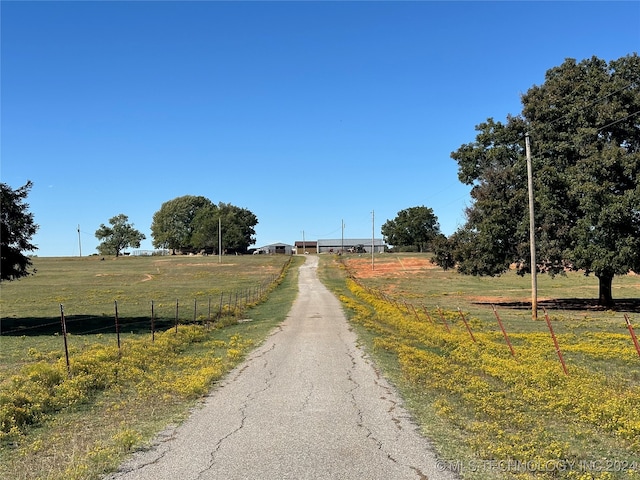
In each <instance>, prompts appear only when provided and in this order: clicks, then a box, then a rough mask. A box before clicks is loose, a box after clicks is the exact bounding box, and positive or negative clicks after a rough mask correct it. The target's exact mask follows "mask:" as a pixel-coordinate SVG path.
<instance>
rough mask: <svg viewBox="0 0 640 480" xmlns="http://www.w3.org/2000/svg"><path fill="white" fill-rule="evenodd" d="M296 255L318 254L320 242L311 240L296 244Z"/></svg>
mask: <svg viewBox="0 0 640 480" xmlns="http://www.w3.org/2000/svg"><path fill="white" fill-rule="evenodd" d="M295 247H296V248H295V250H296V253H298V254H300V255H302V254H303V253H305V252H306V253H318V242H315V241H314V242H312V241H309V240H302V241H300V240H298V241H297V242H296V244H295Z"/></svg>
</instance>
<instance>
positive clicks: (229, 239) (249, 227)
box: [192, 202, 258, 253]
mask: <svg viewBox="0 0 640 480" xmlns="http://www.w3.org/2000/svg"><path fill="white" fill-rule="evenodd" d="M194 224H195V228H194V232H193V236H192V240H193V242H192V243H193V245H194V247H195V248H197V249H207V248H211V249H213V250H214V251H216V252H217V251H218V248H219V245H218V239H219V237H220V235H219V229H220V231H221V232H222V247H223V248H224V249H225V250H233V251H236V252H243V253H244V252H246V251H247V249H248V248H249V246H250V245H253V244H255V243H256V240H255V237H254V235H255V233H256V232H255V230H254V227H255V226H256V225H257V224H258V219H257V217H256V216H255V215H254V214H253V213H252V212H251V211H249V210H247V209H246V208H240V207H236V206H235V205H231V204H229V203H223V202H220V203H219V204H218V205H210V206H209V207H206V208H203V209H202V210H200V211H199V212H198V214H197V215H196V217H195V219H194Z"/></svg>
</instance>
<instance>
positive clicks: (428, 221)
mask: <svg viewBox="0 0 640 480" xmlns="http://www.w3.org/2000/svg"><path fill="white" fill-rule="evenodd" d="M381 231H382V236H383V238H384V241H385V242H386V243H388V244H389V245H393V246H394V247H410V246H413V247H416V248H417V249H418V250H419V251H420V252H423V251H426V249H427V248H429V247H430V246H431V242H432V241H433V240H434V239H435V238H436V237H438V235H440V225H439V223H438V217H436V215H435V214H434V213H433V210H432V209H431V208H428V207H425V206H421V207H411V208H407V209H405V210H400V211H399V212H398V215H397V216H396V218H394V219H393V220H387V221H386V222H385V223H384V224H383V225H382V229H381Z"/></svg>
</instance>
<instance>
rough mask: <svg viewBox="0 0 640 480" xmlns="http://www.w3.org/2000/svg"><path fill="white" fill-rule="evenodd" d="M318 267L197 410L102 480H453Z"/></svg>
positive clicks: (310, 266) (308, 268)
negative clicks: (268, 330) (362, 345)
mask: <svg viewBox="0 0 640 480" xmlns="http://www.w3.org/2000/svg"><path fill="white" fill-rule="evenodd" d="M317 265H318V258H317V257H315V256H308V257H307V258H306V262H305V264H304V265H303V266H302V267H300V276H299V287H300V292H299V294H298V297H297V299H296V301H295V303H294V305H293V306H292V308H291V311H290V312H289V315H288V316H287V318H286V320H285V321H284V322H283V323H282V324H280V326H279V327H278V328H277V329H276V330H274V332H273V333H272V334H271V335H270V336H269V338H268V339H267V340H266V341H265V342H264V343H263V344H262V345H261V346H260V347H259V348H257V349H256V350H255V351H254V352H253V353H252V354H251V355H250V356H249V357H248V358H247V359H246V361H245V362H244V363H243V364H241V365H240V366H238V367H237V368H236V369H235V370H233V371H232V372H231V373H230V374H229V375H228V376H227V377H226V379H225V380H224V381H223V382H221V384H220V385H219V386H217V387H216V388H215V389H214V390H213V391H212V392H211V393H210V394H209V396H208V397H207V399H206V402H205V404H204V406H203V407H202V408H198V409H197V410H196V411H195V412H194V413H193V414H192V416H191V417H190V418H189V419H188V420H187V421H186V422H185V423H184V424H183V425H181V426H180V427H178V428H176V429H173V430H171V431H167V432H164V433H163V434H162V435H161V436H160V437H159V438H158V443H157V445H156V446H155V447H153V448H152V449H151V450H149V451H146V452H139V453H137V454H136V455H134V457H133V458H132V460H131V461H129V462H128V463H126V464H125V465H123V466H122V467H121V470H120V471H119V472H118V473H116V474H113V475H111V476H109V477H108V478H109V479H111V480H116V479H117V480H134V479H135V480H143V479H144V480H169V479H170V480H210V479H225V480H227V479H243V480H247V479H251V480H258V479H274V480H280V479H295V480H301V479H332V480H335V479H349V480H354V479H366V480H373V479H381V480H383V479H384V480H396V479H432V480H433V479H438V480H442V479H453V478H454V476H453V475H451V474H450V473H449V472H443V471H440V469H439V468H437V467H438V465H437V463H436V458H435V456H434V454H433V452H432V450H431V448H430V445H429V443H428V441H426V440H425V439H424V438H422V437H420V436H419V435H418V433H417V430H416V426H415V424H413V423H412V422H411V420H410V418H409V416H408V414H407V413H406V411H405V410H404V409H403V408H402V406H401V405H400V400H399V398H398V396H397V394H396V393H395V391H394V390H393V389H392V388H391V387H390V385H389V384H388V383H387V382H386V381H385V380H384V379H383V378H382V377H381V376H380V375H379V374H378V372H377V370H376V369H375V367H374V366H373V365H372V363H371V362H370V361H369V360H368V359H367V357H366V356H365V355H364V353H363V352H362V351H361V350H360V349H359V348H358V347H357V346H356V336H355V334H354V333H353V332H352V331H351V330H350V329H349V325H348V324H347V321H346V319H345V316H344V314H343V312H342V310H341V306H340V303H339V301H338V300H337V299H336V298H335V296H334V295H333V294H332V293H331V292H329V291H328V290H327V289H326V288H325V287H324V286H323V285H322V284H321V283H320V281H319V280H318V278H317V276H316V270H317Z"/></svg>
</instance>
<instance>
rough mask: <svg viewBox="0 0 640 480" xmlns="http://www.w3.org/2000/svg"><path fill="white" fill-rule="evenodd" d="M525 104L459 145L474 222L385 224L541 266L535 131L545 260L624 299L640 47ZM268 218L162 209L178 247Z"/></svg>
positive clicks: (635, 220)
mask: <svg viewBox="0 0 640 480" xmlns="http://www.w3.org/2000/svg"><path fill="white" fill-rule="evenodd" d="M521 103H522V107H523V108H522V111H521V112H520V113H519V114H517V115H511V114H508V115H507V117H506V121H504V122H501V121H496V120H494V119H493V118H488V119H487V120H486V121H484V122H482V123H480V124H479V125H477V126H476V132H477V135H476V138H475V140H474V141H472V142H470V143H466V144H464V145H462V146H460V147H459V148H458V149H457V150H455V151H454V152H452V153H451V158H452V159H453V160H454V161H456V162H457V164H458V179H459V180H460V181H461V182H462V183H464V184H466V185H469V186H471V193H470V195H471V199H472V203H471V205H470V206H469V207H468V208H466V210H465V215H466V222H465V224H464V225H463V226H461V227H460V228H459V229H458V230H457V231H456V232H454V233H453V234H452V235H450V236H449V237H446V236H445V235H443V234H442V233H441V232H440V226H439V224H438V219H437V217H436V216H435V214H434V212H433V210H432V209H431V208H428V207H425V206H420V207H411V208H408V209H405V210H402V211H400V212H398V215H397V217H396V218H395V219H393V220H388V221H387V222H386V223H385V224H384V225H383V226H382V234H383V237H384V239H385V241H386V242H387V243H388V244H390V245H393V246H394V247H407V246H412V247H414V248H416V249H418V250H419V251H426V250H431V251H432V252H433V254H434V256H433V261H434V262H435V263H437V264H438V265H440V266H441V267H443V268H445V269H450V268H455V269H456V270H457V271H458V272H460V273H462V274H469V275H500V274H502V273H504V272H506V271H507V270H509V269H510V268H511V267H512V266H513V265H515V268H516V270H517V272H518V273H519V274H521V275H524V274H527V273H531V266H530V264H531V254H530V248H529V247H530V243H531V242H530V240H529V234H530V228H529V202H528V181H527V180H528V178H527V177H528V175H527V158H526V157H527V151H526V150H527V149H526V142H525V137H528V138H530V139H531V150H530V152H531V155H530V157H531V165H532V169H533V197H534V202H533V204H534V205H533V210H534V212H535V214H534V224H535V230H534V237H535V238H536V250H537V252H536V258H537V262H536V265H535V268H536V271H539V272H543V273H548V274H550V275H557V274H563V273H564V272H566V271H569V270H576V271H577V270H580V271H583V272H584V273H585V274H586V275H590V274H594V275H595V276H596V277H597V278H598V280H599V303H600V304H602V305H611V304H612V303H613V295H612V281H613V278H614V276H615V275H624V274H627V273H629V272H635V273H640V57H638V54H637V53H633V54H630V55H627V56H624V57H621V58H619V59H617V60H612V61H610V62H608V63H607V62H606V61H604V60H602V59H599V58H597V57H595V56H594V57H592V58H589V59H585V60H582V61H580V62H577V61H576V60H575V59H566V60H565V61H564V63H562V65H560V66H557V67H554V68H552V69H550V70H548V71H547V72H546V75H545V81H544V83H543V84H542V85H534V86H532V87H531V88H530V89H529V90H528V91H527V92H526V93H524V94H523V95H522V97H521ZM30 188H31V182H28V183H27V184H26V185H25V186H23V187H21V188H19V189H17V190H12V189H11V188H10V187H8V186H7V185H5V184H2V239H1V240H2V280H6V279H14V278H19V277H20V276H23V275H25V274H27V273H26V272H27V270H28V268H29V267H30V262H29V260H28V259H25V257H23V256H21V252H23V251H28V250H34V249H35V247H34V246H33V245H32V244H31V243H30V237H31V236H32V235H33V234H34V233H35V231H36V229H37V225H35V223H33V216H32V215H31V214H30V213H29V212H28V209H27V208H26V207H27V206H26V204H25V203H24V199H25V198H26V195H27V192H28V190H29V189H30ZM110 223H111V226H110V227H108V226H105V225H101V226H100V228H99V229H98V231H96V236H97V237H98V238H99V239H101V241H102V243H101V245H100V247H98V248H99V249H101V248H102V249H104V250H102V251H104V252H112V253H115V254H116V255H117V254H118V253H119V252H120V251H122V248H125V247H126V246H133V247H136V246H139V244H140V241H141V240H142V239H144V235H142V234H141V233H140V232H138V231H137V230H135V229H134V228H133V225H131V224H129V223H128V218H127V217H126V216H124V215H118V216H116V217H113V218H112V219H111V220H110ZM257 223H258V221H257V218H256V217H255V215H253V214H252V213H251V212H250V211H248V210H246V209H242V208H238V207H235V206H233V205H230V204H224V203H219V204H218V205H215V204H213V203H212V202H211V201H210V200H208V199H207V198H205V197H196V196H184V197H179V198H176V199H174V200H170V201H168V202H165V203H164V204H163V205H162V207H161V208H160V210H159V211H158V212H156V213H155V214H154V217H153V224H152V226H151V231H152V236H153V245H154V246H155V247H156V248H167V249H170V250H172V251H173V252H175V251H178V250H180V251H193V250H206V249H210V250H213V251H217V250H218V249H219V248H221V246H220V245H219V244H218V242H219V235H218V229H219V228H221V229H222V231H224V239H225V243H224V248H230V249H234V250H238V251H243V250H246V249H247V248H248V247H249V245H251V244H253V243H255V239H254V237H253V236H254V235H255V232H254V228H253V227H254V226H255V225H256V224H257Z"/></svg>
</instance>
